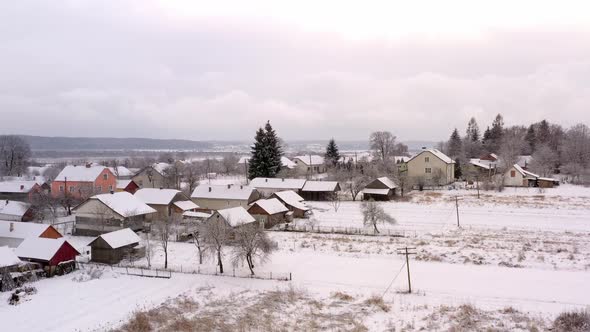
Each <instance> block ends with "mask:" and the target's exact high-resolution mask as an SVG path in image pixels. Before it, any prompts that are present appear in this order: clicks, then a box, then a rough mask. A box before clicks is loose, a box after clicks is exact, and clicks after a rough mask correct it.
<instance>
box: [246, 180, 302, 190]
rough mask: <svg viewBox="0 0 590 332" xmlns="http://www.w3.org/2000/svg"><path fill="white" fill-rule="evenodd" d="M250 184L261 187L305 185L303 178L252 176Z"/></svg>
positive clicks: (294, 187) (296, 187) (295, 187)
mask: <svg viewBox="0 0 590 332" xmlns="http://www.w3.org/2000/svg"><path fill="white" fill-rule="evenodd" d="M250 185H251V186H252V187H254V188H261V189H264V188H271V189H301V188H303V186H304V185H305V179H281V178H254V179H252V181H250Z"/></svg>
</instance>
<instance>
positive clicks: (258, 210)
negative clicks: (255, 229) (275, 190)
mask: <svg viewBox="0 0 590 332" xmlns="http://www.w3.org/2000/svg"><path fill="white" fill-rule="evenodd" d="M287 212H289V209H288V208H287V207H286V206H284V205H283V204H282V203H281V201H279V200H278V199H276V198H270V199H260V200H257V201H256V202H254V204H252V206H250V208H249V209H248V213H250V214H251V215H252V216H254V218H256V220H258V221H260V222H262V223H263V224H264V227H265V228H270V227H272V226H274V225H276V224H279V223H282V222H285V221H286V215H287Z"/></svg>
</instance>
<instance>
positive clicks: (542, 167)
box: [529, 144, 559, 176]
mask: <svg viewBox="0 0 590 332" xmlns="http://www.w3.org/2000/svg"><path fill="white" fill-rule="evenodd" d="M532 159H533V160H532V161H531V163H530V165H529V167H530V169H531V170H532V171H533V172H535V173H538V174H540V175H541V176H551V175H552V174H553V171H554V170H555V166H556V165H557V163H558V162H559V156H558V155H557V152H555V151H554V150H553V149H551V148H550V147H549V146H547V145H545V144H543V145H540V146H539V145H537V146H536V147H535V152H534V153H533V155H532Z"/></svg>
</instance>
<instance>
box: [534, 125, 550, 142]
mask: <svg viewBox="0 0 590 332" xmlns="http://www.w3.org/2000/svg"><path fill="white" fill-rule="evenodd" d="M535 137H536V139H537V143H539V144H547V143H548V142H549V139H550V138H551V132H550V130H549V122H547V120H543V121H541V122H539V127H538V129H537V134H536V135H535Z"/></svg>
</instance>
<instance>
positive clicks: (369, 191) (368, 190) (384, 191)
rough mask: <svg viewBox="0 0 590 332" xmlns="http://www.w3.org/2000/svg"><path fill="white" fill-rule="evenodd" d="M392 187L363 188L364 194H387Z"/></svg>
mask: <svg viewBox="0 0 590 332" xmlns="http://www.w3.org/2000/svg"><path fill="white" fill-rule="evenodd" d="M389 190H391V189H373V188H364V189H363V190H361V192H362V193H363V194H370V195H387V194H388V193H389Z"/></svg>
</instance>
